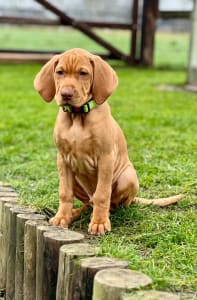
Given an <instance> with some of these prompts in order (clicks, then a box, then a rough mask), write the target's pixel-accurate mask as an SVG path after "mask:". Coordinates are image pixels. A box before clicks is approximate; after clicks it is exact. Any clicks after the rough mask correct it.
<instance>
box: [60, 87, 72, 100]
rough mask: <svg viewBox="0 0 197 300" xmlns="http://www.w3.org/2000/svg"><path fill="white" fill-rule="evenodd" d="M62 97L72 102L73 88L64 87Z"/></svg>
mask: <svg viewBox="0 0 197 300" xmlns="http://www.w3.org/2000/svg"><path fill="white" fill-rule="evenodd" d="M61 96H62V98H63V99H64V100H72V98H73V96H74V92H73V89H72V88H71V87H63V88H62V89H61Z"/></svg>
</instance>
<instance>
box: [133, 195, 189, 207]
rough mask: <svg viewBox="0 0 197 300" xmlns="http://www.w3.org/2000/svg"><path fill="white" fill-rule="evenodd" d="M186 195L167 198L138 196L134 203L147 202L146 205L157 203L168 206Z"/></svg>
mask: <svg viewBox="0 0 197 300" xmlns="http://www.w3.org/2000/svg"><path fill="white" fill-rule="evenodd" d="M184 197H185V195H184V194H179V195H176V196H171V197H167V198H158V199H145V198H138V197H136V198H135V199H134V203H139V204H145V205H157V206H161V207H163V206H168V205H171V204H174V203H176V202H178V201H179V200H181V199H183V198H184Z"/></svg>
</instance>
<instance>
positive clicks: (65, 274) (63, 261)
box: [56, 243, 99, 300]
mask: <svg viewBox="0 0 197 300" xmlns="http://www.w3.org/2000/svg"><path fill="white" fill-rule="evenodd" d="M98 252H99V250H98V249H97V248H96V247H94V246H92V245H90V244H85V243H84V244H70V245H64V246H62V247H61V248H60V256H59V267H58V280H57V292H56V300H73V299H82V298H81V285H82V284H81V281H80V259H82V258H85V257H90V256H95V255H96V254H98Z"/></svg>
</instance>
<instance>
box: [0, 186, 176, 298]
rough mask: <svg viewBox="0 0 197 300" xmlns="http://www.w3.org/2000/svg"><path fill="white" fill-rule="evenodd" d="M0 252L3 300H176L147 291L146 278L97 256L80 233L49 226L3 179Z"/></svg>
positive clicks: (120, 263)
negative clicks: (23, 202)
mask: <svg viewBox="0 0 197 300" xmlns="http://www.w3.org/2000/svg"><path fill="white" fill-rule="evenodd" d="M0 253H1V255H0V291H1V295H0V297H1V296H4V299H6V300H13V299H15V300H35V299H36V300H55V299H56V300H132V299H135V300H139V299H144V300H146V299H149V300H153V299H157V300H165V299H168V300H178V299H180V297H179V296H177V295H174V294H169V293H165V292H159V291H154V290H148V291H147V288H151V284H152V279H151V278H149V277H148V276H147V275H145V274H143V273H140V272H138V271H134V270H129V269H128V263H127V262H126V261H124V260H122V259H117V258H111V257H103V256H100V255H99V249H98V248H96V247H95V246H94V245H90V244H88V243H86V242H85V239H84V235H83V234H81V233H78V232H74V231H70V230H68V229H63V228H60V227H57V226H50V225H49V224H48V222H47V220H46V218H45V216H44V215H41V214H39V213H38V212H37V211H36V210H35V209H34V208H29V207H24V206H20V204H19V203H18V196H17V194H16V193H15V192H14V190H13V189H12V188H11V187H10V186H9V185H7V184H4V183H2V182H0ZM144 288H146V291H143V289H144ZM139 290H140V291H139Z"/></svg>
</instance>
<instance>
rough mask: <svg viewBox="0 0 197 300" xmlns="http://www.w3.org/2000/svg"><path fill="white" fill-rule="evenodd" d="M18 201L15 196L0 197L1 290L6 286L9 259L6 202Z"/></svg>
mask: <svg viewBox="0 0 197 300" xmlns="http://www.w3.org/2000/svg"><path fill="white" fill-rule="evenodd" d="M7 202H9V203H16V200H15V198H12V197H3V198H2V197H1V198H0V253H1V255H0V290H1V291H3V290H5V288H6V269H7V267H6V261H7V249H6V247H7V234H8V233H7V227H6V217H5V204H6V203H7Z"/></svg>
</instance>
